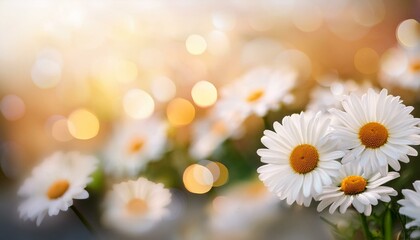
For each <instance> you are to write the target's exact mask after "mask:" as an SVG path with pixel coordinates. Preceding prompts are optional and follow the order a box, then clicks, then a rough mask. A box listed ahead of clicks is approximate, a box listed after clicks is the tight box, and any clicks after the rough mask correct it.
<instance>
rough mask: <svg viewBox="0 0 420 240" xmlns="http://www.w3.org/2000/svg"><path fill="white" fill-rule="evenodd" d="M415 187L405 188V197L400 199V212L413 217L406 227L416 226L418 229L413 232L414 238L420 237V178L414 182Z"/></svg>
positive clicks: (403, 191)
mask: <svg viewBox="0 0 420 240" xmlns="http://www.w3.org/2000/svg"><path fill="white" fill-rule="evenodd" d="M413 186H414V189H415V191H413V190H410V189H403V190H402V194H403V195H404V199H401V200H398V203H399V204H400V205H401V208H400V213H401V214H403V215H405V216H407V217H409V218H411V219H413V220H412V221H411V222H409V223H407V224H406V225H405V227H406V228H411V227H416V228H417V230H415V231H414V232H412V233H411V237H412V238H419V237H420V230H419V227H420V180H417V181H415V182H414V183H413Z"/></svg>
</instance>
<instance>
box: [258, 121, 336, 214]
mask: <svg viewBox="0 0 420 240" xmlns="http://www.w3.org/2000/svg"><path fill="white" fill-rule="evenodd" d="M328 126H329V120H328V119H326V118H323V117H322V116H321V113H318V114H316V115H315V116H308V114H304V113H301V114H293V115H291V116H286V117H285V118H283V121H282V124H280V123H278V122H275V123H274V130H275V132H273V131H270V130H265V131H264V136H263V137H262V138H261V142H262V143H263V144H264V146H266V147H267V148H268V149H258V151H257V154H258V155H259V156H261V161H262V162H263V163H266V165H264V166H261V167H259V168H258V173H259V174H260V175H259V177H260V179H261V180H262V181H263V182H264V184H265V185H266V186H267V187H268V189H269V190H270V191H271V192H273V193H275V194H277V195H278V196H279V197H280V199H282V200H283V199H286V198H287V203H288V204H289V205H290V204H292V203H293V202H295V201H296V203H298V204H299V205H302V204H304V205H305V206H309V204H310V203H311V201H312V197H313V196H314V195H316V194H319V193H321V191H322V187H323V186H324V185H329V184H331V183H332V180H331V177H333V176H335V175H337V172H338V171H337V170H338V169H339V168H340V166H341V164H340V163H339V162H337V161H335V160H336V159H338V158H341V157H342V156H343V155H344V152H342V151H339V150H336V148H335V142H334V141H332V139H331V138H330V134H329V132H328Z"/></svg>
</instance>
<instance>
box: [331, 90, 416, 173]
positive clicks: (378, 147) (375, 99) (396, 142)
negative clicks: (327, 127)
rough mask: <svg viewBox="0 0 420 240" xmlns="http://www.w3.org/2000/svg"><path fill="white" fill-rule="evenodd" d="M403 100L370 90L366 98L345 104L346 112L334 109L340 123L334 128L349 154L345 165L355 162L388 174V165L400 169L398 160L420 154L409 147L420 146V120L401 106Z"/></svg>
mask: <svg viewBox="0 0 420 240" xmlns="http://www.w3.org/2000/svg"><path fill="white" fill-rule="evenodd" d="M401 102H402V101H401V100H400V98H399V97H394V96H392V95H388V91H387V90H386V89H383V90H382V91H381V92H380V93H379V94H378V93H375V91H374V90H372V89H369V90H368V92H367V93H366V94H364V95H363V96H362V97H357V96H356V95H355V94H351V95H350V96H349V98H347V99H345V100H344V101H343V102H342V105H343V108H344V110H345V111H341V110H338V109H331V113H333V114H334V115H335V116H336V117H337V120H338V124H337V125H335V126H333V127H334V128H335V129H336V133H335V135H336V136H337V137H338V138H339V139H341V140H342V141H341V143H342V147H343V148H344V149H348V150H350V151H348V152H346V155H345V156H344V158H343V160H342V162H343V164H346V163H349V162H352V161H355V164H356V163H360V164H361V166H362V167H364V168H365V169H366V170H367V171H369V172H377V171H378V170H379V171H380V172H381V174H382V175H383V176H385V175H386V173H387V171H388V164H389V165H390V166H391V167H392V168H393V169H394V170H396V171H399V170H400V164H399V162H398V160H400V161H402V162H406V163H407V162H409V158H408V157H407V155H409V156H416V155H417V151H416V150H415V149H414V148H413V147H411V146H409V145H418V144H420V136H419V133H420V128H419V127H417V125H418V124H419V123H420V119H418V118H414V117H413V115H411V114H410V113H411V111H413V109H414V108H413V107H407V106H405V105H404V104H402V103H401Z"/></svg>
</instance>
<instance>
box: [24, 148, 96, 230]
mask: <svg viewBox="0 0 420 240" xmlns="http://www.w3.org/2000/svg"><path fill="white" fill-rule="evenodd" d="M97 162H98V161H97V159H96V158H94V157H92V156H84V155H81V154H80V153H77V152H69V153H62V152H56V153H54V154H53V155H51V156H50V157H48V158H46V159H45V160H44V161H43V162H42V163H41V164H40V165H38V166H37V167H35V168H34V169H33V171H32V176H31V177H29V178H28V179H26V181H25V182H24V183H23V185H22V186H21V187H20V189H19V192H18V194H19V195H20V196H22V197H25V198H26V199H25V200H24V201H23V202H22V204H21V205H20V206H19V212H20V217H22V218H24V219H25V220H26V219H30V220H32V221H33V220H35V219H36V224H37V225H38V226H39V225H40V224H41V222H42V220H43V218H44V217H45V215H47V214H48V216H54V215H57V214H58V213H59V212H60V210H61V211H67V209H68V208H69V207H70V206H72V205H73V199H86V198H88V197H89V193H88V192H87V191H86V190H85V188H86V185H87V184H88V183H89V182H91V181H92V178H91V177H90V175H91V174H92V173H93V172H94V171H95V170H96V165H97Z"/></svg>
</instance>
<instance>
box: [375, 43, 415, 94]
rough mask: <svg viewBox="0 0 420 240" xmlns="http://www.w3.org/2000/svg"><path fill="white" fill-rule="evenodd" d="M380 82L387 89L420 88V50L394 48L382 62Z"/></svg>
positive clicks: (386, 53) (386, 54)
mask: <svg viewBox="0 0 420 240" xmlns="http://www.w3.org/2000/svg"><path fill="white" fill-rule="evenodd" d="M379 80H380V82H381V83H382V85H384V86H385V87H388V86H390V87H392V86H398V87H401V88H405V89H411V90H414V91H415V90H417V89H419V88H420V50H412V49H410V50H408V49H402V48H392V49H390V50H388V51H387V52H385V54H384V55H383V57H382V61H381V72H380V77H379Z"/></svg>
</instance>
